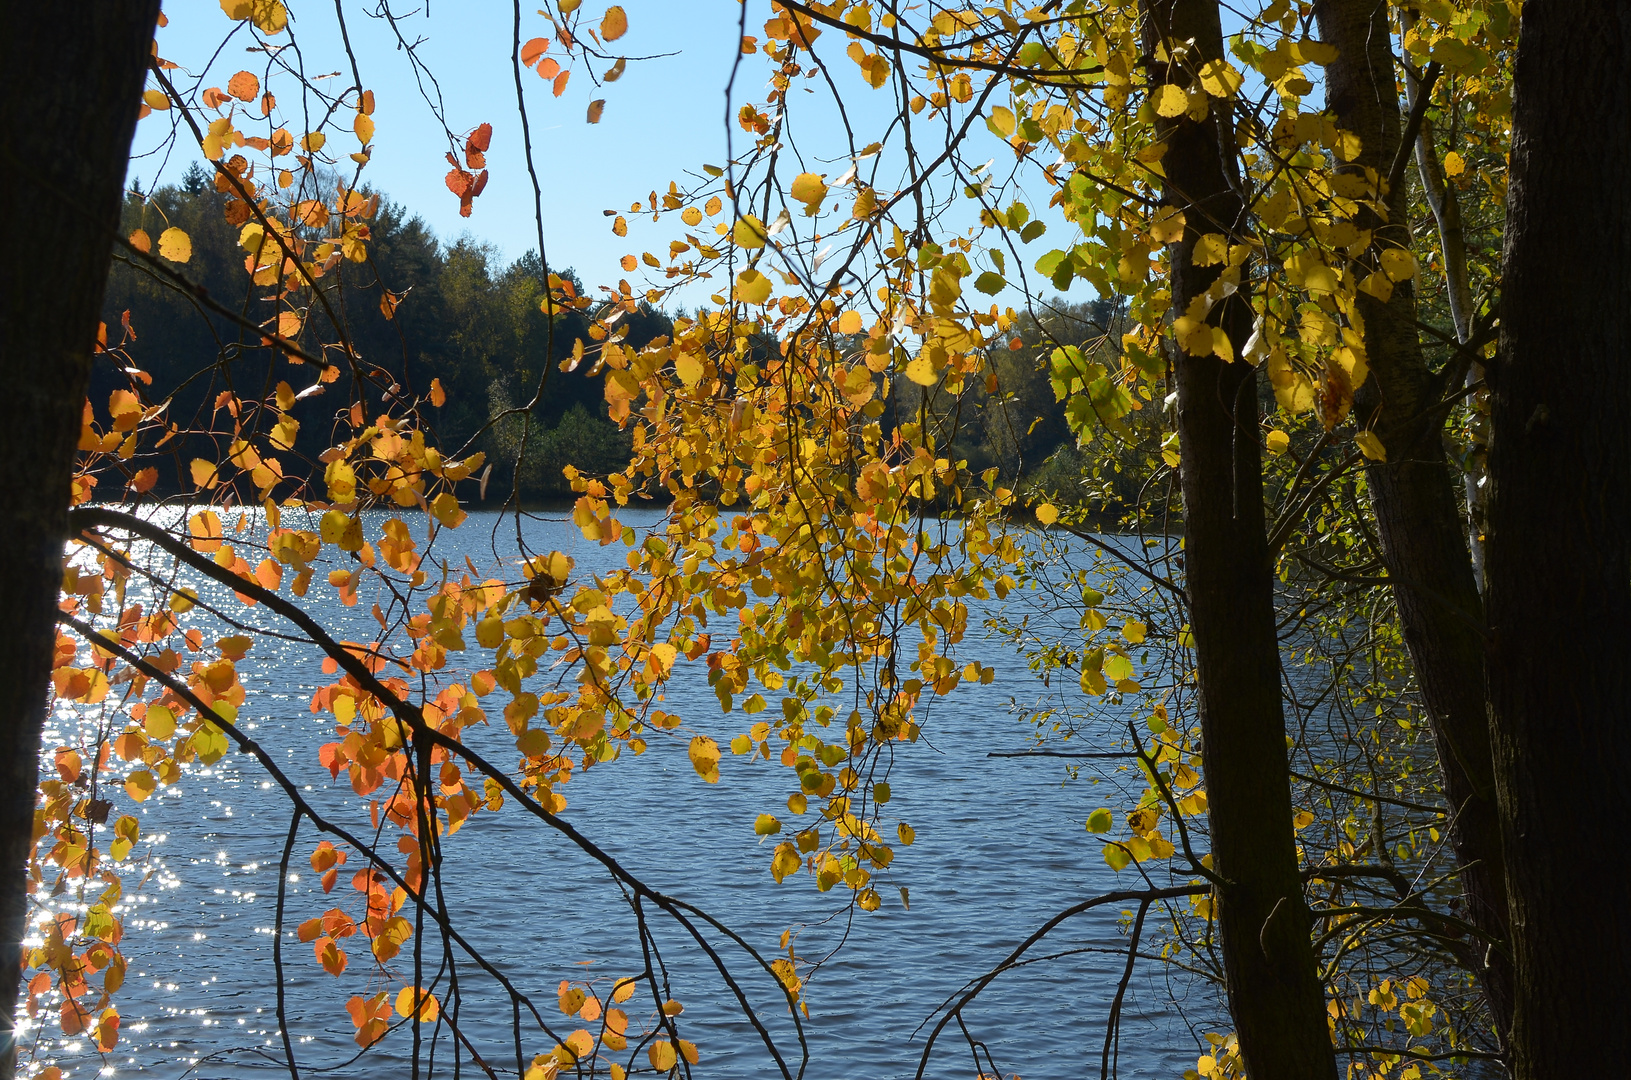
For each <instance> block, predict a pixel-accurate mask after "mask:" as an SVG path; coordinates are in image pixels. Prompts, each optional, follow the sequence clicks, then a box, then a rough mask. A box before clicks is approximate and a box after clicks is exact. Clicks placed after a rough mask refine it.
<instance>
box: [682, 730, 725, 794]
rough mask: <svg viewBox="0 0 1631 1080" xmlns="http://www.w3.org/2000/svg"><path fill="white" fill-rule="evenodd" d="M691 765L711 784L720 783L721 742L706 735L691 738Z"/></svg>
mask: <svg viewBox="0 0 1631 1080" xmlns="http://www.w3.org/2000/svg"><path fill="white" fill-rule="evenodd" d="M689 753H690V757H691V767H692V768H693V769H695V770H696V771H697V775H698V776H700V777H702V778H703V779H704V780H706V781H708V783H710V784H717V783H719V744H718V743H716V742H714V741H713V740H712V739H710V738H708V736H706V735H698V736H696V737H695V738H694V739H692V740H691V747H690V751H689Z"/></svg>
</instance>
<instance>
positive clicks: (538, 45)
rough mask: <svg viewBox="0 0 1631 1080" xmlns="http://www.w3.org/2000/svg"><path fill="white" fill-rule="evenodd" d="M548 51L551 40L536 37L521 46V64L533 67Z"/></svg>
mask: <svg viewBox="0 0 1631 1080" xmlns="http://www.w3.org/2000/svg"><path fill="white" fill-rule="evenodd" d="M548 51H549V39H548V38H546V37H535V38H533V39H532V40H531V41H529V42H527V43H526V44H525V45H523V46H521V63H523V64H524V65H526V66H527V67H531V66H532V65H534V64H536V63H537V62H538V58H539V57H540V56H542V55H544V54H545V53H546V52H548Z"/></svg>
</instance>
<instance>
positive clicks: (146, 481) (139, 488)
mask: <svg viewBox="0 0 1631 1080" xmlns="http://www.w3.org/2000/svg"><path fill="white" fill-rule="evenodd" d="M158 482H159V471H158V470H157V469H155V468H152V467H151V466H150V467H148V468H146V469H142V470H140V471H138V472H137V473H136V475H135V476H132V477H131V478H130V489H131V490H132V491H134V492H135V493H136V494H138V495H143V494H146V493H147V492H149V491H151V490H153V485H154V484H156V483H158Z"/></svg>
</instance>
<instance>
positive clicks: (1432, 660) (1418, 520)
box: [1314, 0, 1512, 1038]
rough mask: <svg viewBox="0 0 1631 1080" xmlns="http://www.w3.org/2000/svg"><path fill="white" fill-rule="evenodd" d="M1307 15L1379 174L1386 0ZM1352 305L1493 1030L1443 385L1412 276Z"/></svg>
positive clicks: (1493, 987)
mask: <svg viewBox="0 0 1631 1080" xmlns="http://www.w3.org/2000/svg"><path fill="white" fill-rule="evenodd" d="M1314 14H1315V18H1316V19H1317V20H1318V22H1319V29H1320V36H1321V37H1322V38H1324V40H1325V41H1326V42H1327V43H1329V44H1331V45H1334V46H1336V48H1337V50H1338V56H1337V59H1336V60H1335V61H1334V62H1333V63H1331V64H1329V65H1327V66H1326V68H1325V80H1326V82H1325V91H1326V103H1327V108H1328V109H1329V111H1330V112H1331V114H1332V115H1333V116H1334V117H1335V119H1336V122H1337V126H1338V127H1340V128H1343V129H1344V130H1347V131H1351V132H1353V133H1354V134H1356V135H1358V136H1359V138H1360V144H1361V150H1360V153H1359V156H1358V157H1357V158H1355V159H1354V160H1353V161H1351V162H1349V163H1348V164H1347V165H1345V166H1343V167H1342V168H1343V170H1344V171H1354V172H1361V171H1363V170H1364V169H1367V168H1368V169H1374V170H1376V172H1377V174H1379V175H1380V176H1383V177H1386V176H1387V175H1388V171H1389V169H1390V168H1391V167H1392V164H1393V162H1394V159H1395V157H1396V156H1397V155H1398V154H1399V152H1400V146H1399V143H1400V138H1401V136H1402V128H1403V124H1402V123H1401V118H1400V115H1399V106H1398V101H1399V97H1398V89H1397V84H1396V82H1395V78H1394V59H1393V46H1392V38H1391V36H1390V31H1389V27H1388V21H1387V20H1388V12H1387V8H1386V7H1385V6H1379V5H1377V4H1375V3H1373V2H1372V0H1319V2H1318V3H1316V4H1315V6H1314ZM1405 152H1406V153H1408V152H1409V150H1408V148H1407V149H1406V150H1405ZM1405 194H1406V185H1405V184H1404V183H1402V182H1401V183H1400V184H1399V185H1398V186H1397V188H1396V190H1394V191H1391V192H1389V193H1388V197H1387V206H1388V220H1386V221H1382V220H1381V219H1380V218H1378V217H1377V216H1376V215H1374V214H1367V215H1366V217H1367V218H1368V219H1369V220H1361V221H1360V222H1359V223H1358V224H1359V225H1360V226H1361V227H1362V228H1370V229H1372V230H1373V236H1374V237H1375V243H1374V244H1373V246H1372V247H1371V249H1370V251H1369V252H1368V253H1367V254H1368V257H1369V259H1370V261H1371V263H1372V267H1373V268H1374V266H1375V265H1376V259H1377V257H1378V256H1379V255H1380V253H1381V252H1382V251H1384V250H1387V249H1390V248H1392V249H1397V248H1404V249H1406V250H1408V249H1409V248H1411V247H1412V246H1413V245H1412V243H1411V236H1410V216H1409V214H1410V208H1409V202H1408V201H1407V199H1406V198H1405ZM1358 309H1359V314H1360V316H1361V318H1362V319H1363V323H1364V329H1363V333H1364V342H1365V352H1366V357H1367V359H1368V361H1369V364H1370V370H1371V375H1370V378H1369V379H1368V380H1367V381H1366V382H1365V384H1364V385H1363V386H1361V387H1360V388H1359V391H1358V392H1357V393H1356V395H1355V401H1354V410H1355V412H1356V413H1357V414H1358V416H1359V422H1360V424H1361V425H1362V426H1364V425H1368V426H1369V427H1370V428H1371V430H1372V431H1373V432H1375V434H1376V435H1377V436H1378V437H1379V438H1380V439H1381V440H1382V445H1383V446H1384V447H1385V448H1386V450H1387V460H1386V461H1384V462H1375V463H1372V464H1371V465H1370V467H1369V469H1368V476H1367V485H1368V487H1369V490H1370V499H1371V507H1372V509H1373V511H1374V513H1375V515H1376V526H1377V535H1378V537H1379V538H1380V540H1381V543H1382V557H1383V558H1384V559H1385V560H1386V563H1387V570H1388V577H1389V578H1391V579H1393V580H1394V581H1395V583H1396V584H1395V585H1394V587H1393V589H1394V596H1395V598H1396V600H1397V603H1398V608H1399V618H1400V622H1401V623H1402V624H1403V630H1404V639H1405V646H1406V648H1408V649H1409V652H1410V659H1411V661H1412V664H1413V666H1414V667H1415V670H1416V680H1417V682H1418V684H1419V685H1420V686H1421V691H1422V698H1423V701H1424V703H1425V704H1426V706H1427V712H1428V715H1429V716H1430V717H1431V719H1432V725H1433V726H1432V730H1433V736H1434V741H1435V742H1436V744H1437V749H1438V759H1439V771H1440V774H1441V776H1442V777H1443V782H1444V793H1445V797H1446V799H1447V800H1448V802H1449V804H1450V807H1451V812H1452V814H1453V821H1452V827H1451V830H1450V836H1451V842H1452V844H1453V845H1454V847H1455V853H1456V860H1457V862H1458V864H1459V866H1460V872H1461V888H1462V893H1463V896H1464V897H1465V899H1466V904H1467V910H1468V917H1469V921H1470V922H1472V923H1473V925H1475V926H1477V927H1478V928H1479V930H1481V931H1482V932H1483V933H1484V934H1485V935H1486V936H1487V937H1488V938H1489V939H1491V940H1492V941H1493V942H1495V943H1496V944H1495V945H1494V947H1493V948H1486V947H1485V946H1484V945H1482V944H1474V943H1468V946H1467V947H1466V948H1465V949H1464V950H1463V952H1464V956H1463V959H1464V960H1465V961H1466V962H1468V964H1469V965H1470V966H1471V967H1472V969H1473V971H1474V973H1475V974H1477V975H1478V976H1479V978H1480V981H1481V982H1482V985H1483V988H1484V994H1485V997H1486V999H1487V1000H1488V1002H1489V1006H1490V1012H1491V1014H1492V1018H1493V1020H1494V1021H1495V1024H1496V1027H1497V1029H1498V1030H1499V1031H1500V1032H1501V1033H1502V1038H1504V1037H1505V1032H1506V1031H1507V1030H1508V1029H1509V1028H1510V1027H1511V1022H1512V970H1511V963H1510V960H1509V958H1508V956H1507V955H1506V950H1507V947H1508V946H1507V938H1508V931H1507V901H1506V887H1505V868H1504V859H1503V857H1502V852H1501V827H1500V817H1499V813H1498V810H1497V807H1496V798H1495V767H1494V763H1493V760H1492V757H1491V750H1490V740H1489V718H1488V711H1487V707H1486V703H1485V696H1484V638H1483V635H1482V633H1481V632H1480V630H1479V627H1480V626H1481V625H1482V623H1483V600H1482V597H1481V596H1480V594H1479V589H1478V581H1477V578H1476V577H1475V575H1474V573H1473V563H1472V557H1471V555H1470V553H1469V551H1468V548H1467V543H1466V539H1465V535H1466V534H1465V529H1464V527H1463V524H1462V519H1461V512H1460V508H1459V507H1458V506H1457V504H1456V485H1455V478H1454V474H1453V472H1452V470H1451V468H1450V463H1449V461H1448V459H1447V458H1446V456H1445V453H1444V443H1443V432H1444V418H1445V412H1444V410H1441V409H1438V408H1436V407H1435V406H1436V405H1437V403H1438V400H1439V399H1440V397H1441V396H1442V391H1443V389H1444V388H1443V387H1441V386H1439V385H1438V383H1437V381H1436V380H1435V379H1434V377H1433V374H1432V372H1430V371H1429V370H1428V368H1427V360H1426V357H1425V356H1423V354H1422V349H1421V342H1420V338H1419V337H1418V336H1417V331H1416V319H1417V312H1416V293H1415V289H1414V287H1413V283H1412V282H1409V281H1402V282H1399V283H1398V284H1397V285H1396V286H1395V287H1394V289H1393V293H1392V296H1391V297H1390V298H1389V299H1388V301H1387V302H1386V303H1383V302H1382V301H1380V300H1378V299H1377V298H1375V297H1373V296H1370V295H1368V294H1364V293H1361V294H1360V295H1359V297H1358Z"/></svg>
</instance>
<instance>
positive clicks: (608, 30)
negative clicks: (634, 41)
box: [600, 6, 629, 41]
mask: <svg viewBox="0 0 1631 1080" xmlns="http://www.w3.org/2000/svg"><path fill="white" fill-rule="evenodd" d="M628 32H629V17H628V15H627V14H625V13H624V11H623V9H622V8H621V7H618V6H613V7H609V8H607V9H606V14H605V16H604V17H603V18H602V19H601V20H600V37H601V40H602V41H616V40H617V39H618V38H620V37H622V36H623V35H624V34H626V33H628Z"/></svg>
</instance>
